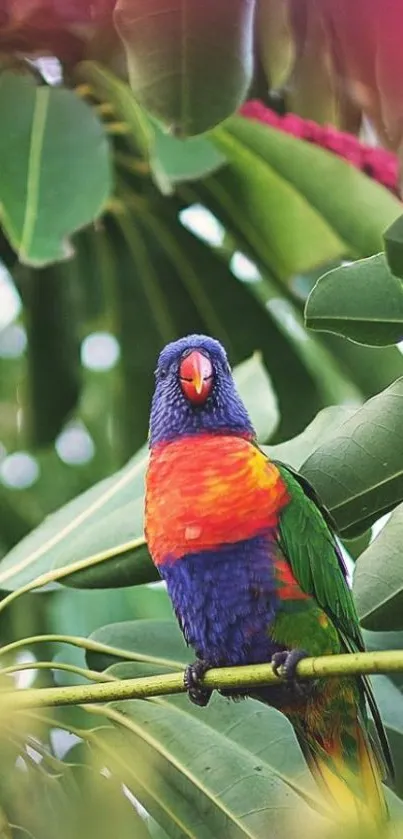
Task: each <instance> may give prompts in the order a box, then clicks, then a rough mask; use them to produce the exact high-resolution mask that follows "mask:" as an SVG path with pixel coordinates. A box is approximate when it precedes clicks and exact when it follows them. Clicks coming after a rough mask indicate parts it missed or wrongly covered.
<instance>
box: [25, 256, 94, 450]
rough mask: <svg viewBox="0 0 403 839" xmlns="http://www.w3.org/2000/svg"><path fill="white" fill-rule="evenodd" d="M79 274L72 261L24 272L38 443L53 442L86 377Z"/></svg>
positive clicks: (30, 402) (30, 404)
mask: <svg viewBox="0 0 403 839" xmlns="http://www.w3.org/2000/svg"><path fill="white" fill-rule="evenodd" d="M73 264H74V263H73ZM74 279H75V278H74V273H73V270H72V262H70V261H69V262H64V263H60V264H56V265H54V266H51V267H47V268H42V269H39V270H34V269H26V270H23V271H20V272H19V284H20V289H21V294H22V299H23V303H24V315H25V324H26V331H27V339H28V343H27V355H28V374H29V376H28V382H27V385H26V390H27V391H28V393H27V394H26V401H27V420H26V425H27V428H28V435H27V436H28V437H29V439H30V442H31V444H32V445H34V446H46V445H49V444H51V443H53V441H54V439H55V437H56V436H57V435H58V433H59V432H60V430H61V428H62V427H63V425H64V423H65V422H66V420H67V419H68V417H69V414H70V413H71V412H72V411H73V409H74V408H75V407H76V405H77V401H78V396H79V390H80V383H81V382H80V379H81V376H80V356H79V340H78V333H77V320H78V318H77V309H76V306H75V291H76V287H75V283H74Z"/></svg>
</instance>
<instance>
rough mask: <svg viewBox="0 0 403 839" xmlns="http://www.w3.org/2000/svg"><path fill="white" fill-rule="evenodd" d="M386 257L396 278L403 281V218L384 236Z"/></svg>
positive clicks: (395, 222) (397, 220) (392, 225)
mask: <svg viewBox="0 0 403 839" xmlns="http://www.w3.org/2000/svg"><path fill="white" fill-rule="evenodd" d="M383 238H384V242H385V256H386V259H387V261H388V265H389V269H390V271H391V272H392V274H394V275H395V277H399V278H400V279H403V216H399V218H397V219H396V221H394V222H393V224H391V225H390V227H388V229H387V230H386V231H385V233H384V234H383Z"/></svg>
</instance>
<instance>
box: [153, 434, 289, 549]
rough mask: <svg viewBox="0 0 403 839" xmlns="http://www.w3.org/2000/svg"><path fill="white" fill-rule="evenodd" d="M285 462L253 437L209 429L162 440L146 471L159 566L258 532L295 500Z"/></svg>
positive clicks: (274, 523)
mask: <svg viewBox="0 0 403 839" xmlns="http://www.w3.org/2000/svg"><path fill="white" fill-rule="evenodd" d="M287 501H288V495H287V489H286V487H285V484H284V483H283V481H282V479H281V475H280V473H279V471H278V469H277V467H276V466H275V465H274V464H273V463H270V461H268V460H267V459H266V457H265V456H264V455H263V454H262V453H261V452H260V451H259V450H258V449H256V448H255V447H254V446H253V445H252V444H251V443H250V442H248V441H247V440H245V439H243V438H241V437H233V436H226V435H225V436H224V435H223V436H213V435H210V434H203V435H200V436H198V437H197V438H196V437H194V438H190V437H186V438H182V439H181V440H178V441H175V442H172V443H165V444H161V445H159V446H156V447H155V448H154V449H153V451H152V453H151V456H150V462H149V466H148V470H147V477H146V513H145V533H146V539H147V542H148V546H149V549H150V553H151V555H152V558H153V560H154V562H155V564H156V565H161V564H163V563H164V562H166V561H172V560H174V559H178V558H180V557H181V556H184V555H185V554H188V553H198V552H199V551H204V550H209V549H214V548H216V547H219V546H220V545H222V544H225V543H229V542H238V541H241V540H244V539H249V538H252V537H253V536H256V535H258V534H259V533H262V532H264V531H265V530H267V529H268V528H271V527H275V526H276V523H277V520H278V514H279V512H280V510H281V508H282V507H283V506H284V505H285V504H286V503H287Z"/></svg>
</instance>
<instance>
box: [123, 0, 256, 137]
mask: <svg viewBox="0 0 403 839" xmlns="http://www.w3.org/2000/svg"><path fill="white" fill-rule="evenodd" d="M254 7H255V2H254V0H222V2H221V3H217V2H216V0H204V2H203V3H189V2H188V0H118V2H117V4H116V7H115V15H114V17H115V24H116V27H117V29H118V32H119V34H120V36H121V38H122V40H123V42H124V44H125V47H126V56H127V63H128V69H129V78H130V83H131V86H132V89H133V93H134V95H135V96H136V98H137V99H138V100H139V101H140V102H141V103H142V105H144V107H145V108H146V109H147V110H149V111H150V113H152V114H153V115H154V116H156V117H158V118H159V119H161V120H162V121H163V122H164V123H165V124H166V125H167V127H168V128H169V130H170V131H171V132H172V133H173V134H176V135H182V136H186V135H193V134H200V133H202V132H203V131H206V130H207V129H208V128H211V127H212V126H214V125H216V124H217V123H218V122H221V121H222V120H223V119H225V117H227V116H229V114H231V113H233V111H235V110H236V108H237V107H238V106H239V105H240V104H241V102H242V100H243V98H244V96H245V95H246V92H247V89H248V86H249V83H250V80H251V76H252V66H253V54H252V46H253V16H254ZM229 19H230V21H231V25H230V26H229V25H228V20H229Z"/></svg>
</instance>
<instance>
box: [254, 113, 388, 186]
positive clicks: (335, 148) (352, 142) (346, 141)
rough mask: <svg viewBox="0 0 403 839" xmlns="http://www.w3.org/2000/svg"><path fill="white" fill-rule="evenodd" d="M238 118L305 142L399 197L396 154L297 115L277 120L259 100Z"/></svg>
mask: <svg viewBox="0 0 403 839" xmlns="http://www.w3.org/2000/svg"><path fill="white" fill-rule="evenodd" d="M241 114H242V115H243V116H245V117H249V118H250V119H255V120H257V121H258V122H264V123H266V124H267V125H271V126H272V128H278V129H279V130H280V131H285V132H286V133H287V134H292V135H293V137H299V138H300V139H301V140H307V141H308V142H309V143H314V144H315V145H317V146H322V148H324V149H327V150H328V151H331V152H333V153H334V154H337V155H339V157H343V158H344V159H345V160H348V161H349V163H352V165H353V166H356V167H357V169H361V171H363V172H365V173H366V174H367V175H369V177H371V178H373V179H374V180H375V181H378V183H380V184H382V185H383V186H385V187H387V189H390V190H391V192H394V193H395V194H398V193H399V186H398V183H399V166H398V159H397V156H396V155H395V154H393V153H392V152H389V151H385V149H381V148H373V147H372V146H367V145H365V144H364V143H361V142H360V141H359V140H358V139H357V137H354V136H353V135H352V134H347V133H346V132H343V131H337V130H336V129H335V128H333V126H331V125H318V123H316V122H312V120H310V119H302V118H301V117H299V116H297V115H296V114H286V115H285V116H279V115H278V114H276V113H275V111H272V110H271V109H270V108H266V106H265V105H263V103H262V102H259V101H258V100H255V99H254V100H250V101H249V102H246V103H245V104H244V105H243V106H242V108H241Z"/></svg>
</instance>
